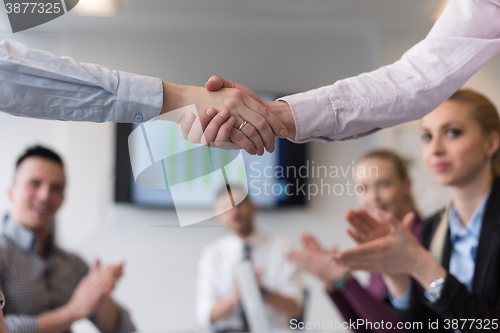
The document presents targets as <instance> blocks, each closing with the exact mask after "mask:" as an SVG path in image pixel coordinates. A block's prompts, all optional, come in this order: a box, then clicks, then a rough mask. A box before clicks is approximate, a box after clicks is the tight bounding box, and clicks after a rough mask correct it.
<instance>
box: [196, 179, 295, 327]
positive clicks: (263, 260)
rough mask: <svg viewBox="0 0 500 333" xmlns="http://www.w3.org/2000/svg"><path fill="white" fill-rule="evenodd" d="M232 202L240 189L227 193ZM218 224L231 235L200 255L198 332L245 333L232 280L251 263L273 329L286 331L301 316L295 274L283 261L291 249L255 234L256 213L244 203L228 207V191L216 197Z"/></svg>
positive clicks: (273, 238) (247, 201)
mask: <svg viewBox="0 0 500 333" xmlns="http://www.w3.org/2000/svg"><path fill="white" fill-rule="evenodd" d="M229 193H230V195H232V196H233V198H234V202H240V201H241V200H240V198H242V197H244V196H245V193H246V192H245V191H244V190H243V189H242V188H239V187H236V186H232V187H231V189H230V190H229ZM215 211H216V213H217V214H218V215H217V220H218V222H219V224H220V225H222V226H223V227H225V228H226V229H227V230H228V231H229V233H228V234H227V235H226V236H224V237H222V238H220V239H218V240H216V241H215V242H213V243H211V244H209V245H208V246H207V247H206V248H205V249H204V250H203V252H202V254H201V257H200V261H199V268H198V283H197V303H196V314H197V318H198V322H199V324H200V326H202V327H203V328H205V329H211V330H213V331H217V332H223V331H229V332H230V331H246V332H247V331H248V322H247V318H246V317H245V314H244V312H243V310H242V307H241V299H240V294H239V291H238V287H237V285H236V280H235V278H236V277H235V268H236V267H237V265H238V264H239V263H241V262H242V261H244V260H250V261H251V262H252V264H253V266H254V268H255V271H256V276H257V280H258V283H259V285H260V289H261V292H262V296H263V299H264V302H265V305H266V310H267V313H268V315H269V319H270V321H271V325H272V326H273V327H281V328H286V327H289V323H290V319H292V318H296V317H299V316H300V315H301V308H302V298H303V285H302V280H301V276H300V273H299V271H298V269H297V268H296V267H295V265H294V264H292V263H291V262H290V261H288V259H287V258H286V254H287V252H288V251H290V249H291V247H290V245H289V244H288V242H287V241H286V240H285V239H283V238H281V237H276V236H272V235H269V234H267V233H264V232H263V231H261V230H259V229H257V228H256V226H255V223H254V215H255V212H256V211H257V207H255V206H254V204H253V203H252V202H251V201H250V199H249V198H248V197H245V198H244V199H243V200H242V201H241V202H240V203H239V204H238V205H236V206H234V207H233V206H232V204H231V200H230V198H229V196H228V189H226V188H225V187H224V188H222V189H221V190H220V191H219V192H218V193H217V195H216V200H215Z"/></svg>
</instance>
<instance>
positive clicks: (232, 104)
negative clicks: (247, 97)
mask: <svg viewBox="0 0 500 333" xmlns="http://www.w3.org/2000/svg"><path fill="white" fill-rule="evenodd" d="M238 104H239V103H238V102H237V101H236V100H235V99H228V100H227V101H226V108H227V109H228V110H233V109H236V108H237V107H238Z"/></svg>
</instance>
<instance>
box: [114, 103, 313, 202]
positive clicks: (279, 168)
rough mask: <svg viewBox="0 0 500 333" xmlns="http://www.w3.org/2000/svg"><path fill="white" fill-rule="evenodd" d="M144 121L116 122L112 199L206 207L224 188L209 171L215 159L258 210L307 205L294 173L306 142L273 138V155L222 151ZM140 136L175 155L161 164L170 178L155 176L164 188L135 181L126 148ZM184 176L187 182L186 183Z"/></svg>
mask: <svg viewBox="0 0 500 333" xmlns="http://www.w3.org/2000/svg"><path fill="white" fill-rule="evenodd" d="M261 97H262V98H263V99H272V100H274V99H276V98H277V97H276V96H275V95H264V94H261ZM146 124H147V126H144V125H140V124H139V125H138V124H117V130H116V145H117V147H116V178H115V179H116V184H115V201H116V202H126V203H131V204H134V205H139V206H145V207H160V208H173V207H174V198H175V206H176V207H179V206H184V207H193V208H210V207H212V205H213V201H214V196H215V193H216V192H217V191H218V190H219V189H220V188H221V187H222V186H225V182H224V180H223V178H221V177H218V176H217V175H216V174H215V173H213V174H212V173H210V172H209V171H210V169H211V168H212V169H213V168H214V162H215V164H220V165H224V166H225V167H224V170H225V174H224V179H226V182H227V179H230V182H231V183H232V184H239V185H245V186H246V187H247V188H248V192H249V195H250V197H251V199H252V201H253V202H254V203H255V204H256V205H257V206H259V207H260V208H264V209H272V208H278V207H290V206H303V205H305V204H306V198H305V193H304V192H303V191H300V190H299V189H300V188H301V187H303V185H304V184H306V179H305V178H303V177H300V174H299V172H297V171H298V170H299V169H300V167H301V166H305V165H306V158H307V144H295V143H292V142H290V141H288V140H283V139H279V138H277V139H276V150H275V152H274V153H272V154H270V153H267V152H266V153H265V154H264V155H263V156H253V155H249V154H247V153H246V152H245V151H243V150H241V151H226V150H222V149H217V148H209V147H204V146H202V145H195V144H192V143H190V142H188V141H186V140H184V139H183V138H182V136H181V135H180V133H179V130H178V128H177V125H176V124H175V123H171V122H164V121H161V122H160V121H157V122H153V123H146ZM141 126H142V127H141ZM139 127H140V128H139ZM135 129H137V131H135V132H134V133H136V134H138V135H135V136H134V135H132V136H130V134H131V133H132V132H133V131H134V130H135ZM143 134H144V135H147V136H146V142H147V145H148V149H149V150H150V151H151V150H153V153H154V150H155V149H156V150H157V151H158V150H160V151H162V152H164V151H169V152H170V153H171V154H173V155H175V156H174V157H175V158H168V159H167V158H166V159H165V160H164V161H162V162H161V167H162V168H163V171H164V173H165V174H168V180H167V177H165V180H164V181H163V179H159V180H158V181H159V182H162V183H163V182H164V184H165V185H163V184H162V187H164V188H162V189H151V188H143V187H140V186H138V185H137V183H136V181H135V179H134V175H133V172H132V165H131V158H130V156H131V155H130V151H129V140H130V150H134V149H138V148H136V146H137V145H135V144H134V142H135V141H136V140H142V135H143ZM136 137H137V138H139V139H136ZM150 146H151V148H150ZM153 147H154V148H153ZM178 152H182V153H178ZM174 153H176V154H174ZM235 154H238V157H239V158H235V156H236V155H235ZM139 155H140V154H138V153H134V151H132V159H137V158H139V157H137V156H139ZM150 155H151V153H150ZM143 156H144V154H143ZM139 162H142V161H139ZM132 163H137V161H132ZM204 170H205V171H204ZM207 170H208V171H207ZM198 174H200V175H203V177H201V176H198ZM185 179H188V180H190V181H189V182H188V181H184V180H185ZM174 184H175V191H174ZM173 192H175V193H174V195H173Z"/></svg>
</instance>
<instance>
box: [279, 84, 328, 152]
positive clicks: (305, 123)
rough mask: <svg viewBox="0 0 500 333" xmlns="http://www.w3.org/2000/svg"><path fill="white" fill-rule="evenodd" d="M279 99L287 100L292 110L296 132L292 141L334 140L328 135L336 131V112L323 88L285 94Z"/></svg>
mask: <svg viewBox="0 0 500 333" xmlns="http://www.w3.org/2000/svg"><path fill="white" fill-rule="evenodd" d="M278 101H284V102H287V103H288V105H289V106H290V110H291V111H292V115H293V119H294V121H295V129H296V134H295V138H294V139H290V141H292V142H297V143H303V142H307V141H313V140H315V141H324V142H329V141H332V140H330V139H329V138H328V137H329V136H331V135H332V134H333V133H334V129H335V119H336V113H335V111H334V110H333V108H332V105H331V103H330V99H329V98H328V96H326V95H325V94H323V93H322V92H321V90H319V89H317V90H314V91H309V92H305V93H300V94H295V95H290V96H285V97H282V98H279V99H278ZM318 111H319V112H318Z"/></svg>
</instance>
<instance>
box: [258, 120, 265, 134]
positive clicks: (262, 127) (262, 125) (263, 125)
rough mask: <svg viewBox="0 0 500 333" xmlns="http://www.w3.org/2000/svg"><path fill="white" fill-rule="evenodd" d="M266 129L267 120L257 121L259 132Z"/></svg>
mask: <svg viewBox="0 0 500 333" xmlns="http://www.w3.org/2000/svg"><path fill="white" fill-rule="evenodd" d="M266 128H267V121H266V120H265V119H263V118H262V119H259V120H258V121H257V129H258V130H259V131H261V130H265V129H266Z"/></svg>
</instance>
